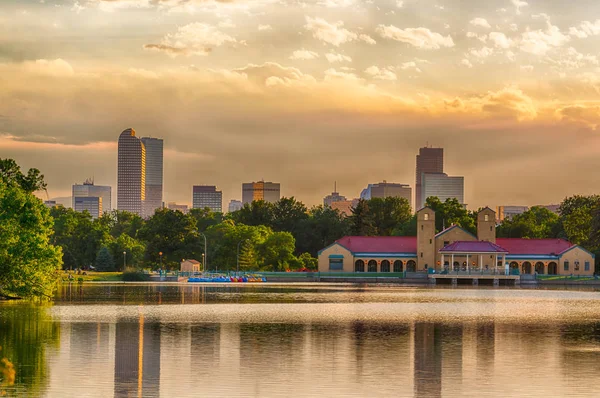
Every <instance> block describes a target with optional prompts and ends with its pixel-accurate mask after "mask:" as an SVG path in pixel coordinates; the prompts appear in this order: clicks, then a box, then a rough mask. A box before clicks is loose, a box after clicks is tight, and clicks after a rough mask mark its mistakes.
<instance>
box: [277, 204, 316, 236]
mask: <svg viewBox="0 0 600 398" xmlns="http://www.w3.org/2000/svg"><path fill="white" fill-rule="evenodd" d="M272 212H273V229H274V230H275V231H288V232H291V233H292V234H294V232H296V231H297V230H298V226H299V224H300V223H301V222H302V221H303V220H306V219H308V210H307V208H306V206H305V205H304V203H302V202H298V201H297V200H296V199H295V198H294V197H291V198H281V199H279V200H278V201H277V202H275V204H274V205H273V210H272Z"/></svg>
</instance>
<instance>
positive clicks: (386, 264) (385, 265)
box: [381, 260, 390, 272]
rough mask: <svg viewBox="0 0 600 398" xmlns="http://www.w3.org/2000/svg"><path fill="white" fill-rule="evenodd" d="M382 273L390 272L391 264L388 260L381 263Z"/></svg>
mask: <svg viewBox="0 0 600 398" xmlns="http://www.w3.org/2000/svg"><path fill="white" fill-rule="evenodd" d="M381 272H390V262H389V261H388V260H383V261H382V262H381Z"/></svg>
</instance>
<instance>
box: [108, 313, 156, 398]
mask: <svg viewBox="0 0 600 398" xmlns="http://www.w3.org/2000/svg"><path fill="white" fill-rule="evenodd" d="M160 340H161V329H160V325H159V324H157V323H146V322H144V318H143V315H142V314H140V318H139V322H137V323H134V322H131V321H128V320H120V321H118V322H117V323H116V327H115V378H114V384H115V385H114V387H115V388H114V395H115V397H158V396H159V395H160V349H161V341H160Z"/></svg>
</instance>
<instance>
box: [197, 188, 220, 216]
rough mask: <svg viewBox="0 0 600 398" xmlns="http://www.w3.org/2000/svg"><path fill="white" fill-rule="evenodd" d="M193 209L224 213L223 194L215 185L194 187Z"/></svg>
mask: <svg viewBox="0 0 600 398" xmlns="http://www.w3.org/2000/svg"><path fill="white" fill-rule="evenodd" d="M192 208H194V209H205V208H209V209H210V211H212V212H215V213H222V212H223V192H221V191H217V187H216V186H214V185H194V187H193V188H192Z"/></svg>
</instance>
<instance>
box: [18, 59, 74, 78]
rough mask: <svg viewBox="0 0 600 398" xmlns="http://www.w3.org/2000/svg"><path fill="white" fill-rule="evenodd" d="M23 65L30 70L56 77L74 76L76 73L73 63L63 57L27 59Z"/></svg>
mask: <svg viewBox="0 0 600 398" xmlns="http://www.w3.org/2000/svg"><path fill="white" fill-rule="evenodd" d="M23 66H24V68H25V70H27V71H29V72H32V73H35V74H42V75H48V76H55V77H64V76H73V74H74V73H75V71H74V70H73V67H72V66H71V64H69V63H68V62H67V61H65V60H64V59H61V58H58V59H54V60H47V59H38V60H35V61H26V62H24V64H23Z"/></svg>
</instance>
